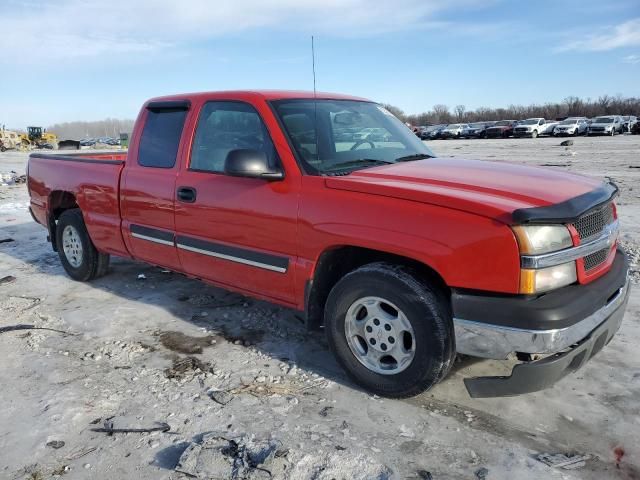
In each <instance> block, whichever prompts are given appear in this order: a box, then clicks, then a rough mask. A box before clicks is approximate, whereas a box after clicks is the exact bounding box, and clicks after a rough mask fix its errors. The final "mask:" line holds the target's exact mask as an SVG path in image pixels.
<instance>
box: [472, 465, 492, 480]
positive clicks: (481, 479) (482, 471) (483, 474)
mask: <svg viewBox="0 0 640 480" xmlns="http://www.w3.org/2000/svg"><path fill="white" fill-rule="evenodd" d="M474 473H475V476H476V478H477V479H478V480H486V478H487V477H488V475H489V469H488V468H485V467H482V468H479V469H478V470H476V471H475V472H474Z"/></svg>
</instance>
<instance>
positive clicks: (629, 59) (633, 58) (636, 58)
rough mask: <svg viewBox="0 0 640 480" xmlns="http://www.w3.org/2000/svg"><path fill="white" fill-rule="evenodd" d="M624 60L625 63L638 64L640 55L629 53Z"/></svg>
mask: <svg viewBox="0 0 640 480" xmlns="http://www.w3.org/2000/svg"><path fill="white" fill-rule="evenodd" d="M622 61H623V62H624V63H630V64H631V65H637V64H639V63H640V55H627V56H626V57H624V58H623V59H622Z"/></svg>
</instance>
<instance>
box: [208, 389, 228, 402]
mask: <svg viewBox="0 0 640 480" xmlns="http://www.w3.org/2000/svg"><path fill="white" fill-rule="evenodd" d="M209 397H210V398H211V400H213V401H214V402H216V403H219V404H220V405H226V404H227V403H229V402H230V401H231V400H233V395H232V394H230V393H229V392H225V391H222V390H213V391H211V392H209Z"/></svg>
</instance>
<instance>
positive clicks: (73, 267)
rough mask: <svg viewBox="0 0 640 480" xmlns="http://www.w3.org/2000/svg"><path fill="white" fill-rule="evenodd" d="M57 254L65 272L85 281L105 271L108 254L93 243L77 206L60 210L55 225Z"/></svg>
mask: <svg viewBox="0 0 640 480" xmlns="http://www.w3.org/2000/svg"><path fill="white" fill-rule="evenodd" d="M56 246H57V248H58V256H59V257H60V261H61V262H62V266H63V267H64V269H65V271H66V272H67V274H68V275H69V276H70V277H71V278H73V279H74V280H78V281H80V282H87V281H89V280H93V279H94V278H97V277H100V276H102V275H104V274H105V273H107V270H108V269H109V255H108V254H106V253H100V252H99V251H98V250H96V247H95V246H94V245H93V242H92V241H91V238H90V237H89V232H87V228H86V226H85V224H84V219H83V217H82V212H81V211H80V209H79V208H74V209H71V210H66V211H64V212H62V214H61V215H60V218H59V219H58V223H57V225H56Z"/></svg>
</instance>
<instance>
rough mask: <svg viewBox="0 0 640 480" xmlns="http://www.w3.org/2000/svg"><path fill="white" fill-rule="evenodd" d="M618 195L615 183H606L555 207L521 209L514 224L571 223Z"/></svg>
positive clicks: (512, 215) (515, 217) (512, 216)
mask: <svg viewBox="0 0 640 480" xmlns="http://www.w3.org/2000/svg"><path fill="white" fill-rule="evenodd" d="M617 195H618V187H617V186H616V184H615V183H613V182H611V181H609V182H604V183H602V185H600V186H599V187H598V188H596V189H595V190H591V191H590V192H587V193H583V194H582V195H578V196H577V197H573V198H570V199H569V200H566V201H564V202H561V203H556V204H555V205H548V206H546V207H533V208H519V209H518V210H514V211H513V213H512V214H511V218H512V221H513V223H514V224H516V225H521V224H540V223H571V222H574V221H575V220H577V219H578V218H579V217H580V216H582V215H584V214H585V213H586V212H588V211H589V210H591V209H593V208H595V207H597V206H599V205H602V204H603V203H606V202H610V201H611V200H612V199H613V198H615V197H616V196H617Z"/></svg>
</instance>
